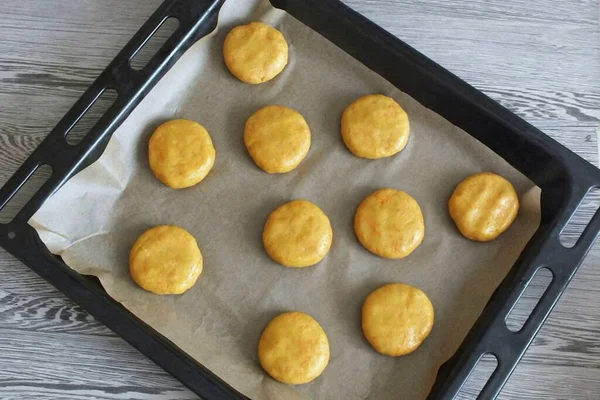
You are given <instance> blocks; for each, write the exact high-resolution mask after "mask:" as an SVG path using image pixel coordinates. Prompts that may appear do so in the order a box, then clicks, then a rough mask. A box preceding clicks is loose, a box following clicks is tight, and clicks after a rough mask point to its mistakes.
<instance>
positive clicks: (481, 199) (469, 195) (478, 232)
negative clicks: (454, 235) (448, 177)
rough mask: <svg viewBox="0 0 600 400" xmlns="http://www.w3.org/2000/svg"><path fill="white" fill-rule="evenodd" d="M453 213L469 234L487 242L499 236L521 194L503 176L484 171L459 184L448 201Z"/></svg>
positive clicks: (451, 214) (462, 231) (463, 231)
mask: <svg viewBox="0 0 600 400" xmlns="http://www.w3.org/2000/svg"><path fill="white" fill-rule="evenodd" d="M448 209H449V210H450V217H452V219H453V220H454V223H455V224H456V227H457V228H458V230H459V231H460V233H462V234H463V235H464V236H465V237H466V238H468V239H471V240H477V241H480V242H488V241H490V240H493V239H495V238H497V237H498V236H500V234H501V233H502V232H504V231H505V230H507V229H508V227H509V226H510V225H511V224H512V223H513V221H514V220H515V218H516V217H517V213H518V212H519V196H517V192H515V188H514V187H513V185H511V183H510V182H509V181H507V180H506V179H504V178H503V177H501V176H499V175H496V174H493V173H491V172H484V173H480V174H475V175H473V176H470V177H468V178H467V179H465V180H464V181H462V182H461V183H459V184H458V186H456V189H454V193H452V196H451V197H450V200H449V201H448Z"/></svg>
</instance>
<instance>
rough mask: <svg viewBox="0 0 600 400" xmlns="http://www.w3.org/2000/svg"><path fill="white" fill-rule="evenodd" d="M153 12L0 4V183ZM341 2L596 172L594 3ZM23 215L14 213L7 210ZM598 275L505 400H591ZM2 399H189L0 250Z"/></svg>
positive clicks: (109, 2)
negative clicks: (488, 97)
mask: <svg viewBox="0 0 600 400" xmlns="http://www.w3.org/2000/svg"><path fill="white" fill-rule="evenodd" d="M160 2H161V0H144V1H135V0H126V1H124V0H21V1H19V2H10V1H8V0H5V1H2V2H0V4H1V7H0V38H2V40H0V105H1V110H2V112H0V184H3V183H4V182H5V181H6V180H7V179H8V177H9V176H10V175H11V174H12V173H13V172H14V170H15V169H16V168H17V167H18V165H20V163H22V162H23V160H24V159H25V158H26V157H27V155H28V154H30V153H31V151H32V150H33V149H34V148H35V147H36V146H37V145H38V144H39V143H40V141H41V140H42V139H43V138H44V136H45V135H46V134H47V133H48V132H49V131H50V130H51V128H52V127H53V126H54V125H55V124H56V122H57V121H58V120H59V119H60V118H61V117H62V115H63V114H64V113H65V112H66V111H67V110H68V109H69V108H70V107H71V105H72V104H73V103H74V102H75V100H76V99H77V98H78V97H79V96H80V95H81V94H82V93H83V91H84V90H85V89H86V88H87V87H88V86H89V85H90V84H91V82H92V81H93V79H95V77H96V76H97V75H98V74H99V72H100V71H101V70H102V69H103V68H104V66H105V65H106V64H107V63H108V62H109V61H110V60H111V58H112V57H113V56H114V55H115V54H116V53H117V52H118V50H120V48H121V47H122V46H123V45H124V44H125V43H126V42H127V40H128V39H129V38H130V37H131V36H132V34H133V33H134V32H135V31H136V30H137V28H138V27H139V26H140V25H141V24H142V23H143V22H144V21H145V19H146V18H147V17H148V16H149V15H150V14H151V13H152V12H153V11H154V9H155V8H156V7H157V6H158V5H159V4H160ZM346 3H347V4H349V5H350V6H351V7H353V8H355V9H356V10H357V11H359V12H361V13H363V14H364V15H366V16H367V17H369V18H371V19H372V20H374V21H375V22H377V23H378V24H380V25H382V26H383V27H384V28H386V29H388V30H389V31H390V32H392V33H393V34H395V35H397V36H398V37H400V38H401V39H403V40H405V41H406V42H408V43H409V44H411V45H412V46H414V47H415V48H417V49H418V50H420V51H421V52H423V53H424V54H426V55H428V56H429V57H431V58H432V59H434V60H435V61H437V62H438V63H440V64H442V65H444V66H445V67H446V68H448V69H450V70H451V71H452V72H454V73H455V74H457V75H458V76H460V77H462V78H464V79H465V80H467V81H468V82H470V83H471V84H473V85H474V86H476V87H477V88H479V89H480V90H482V91H484V92H485V93H487V94H488V95H490V96H491V97H492V98H494V99H496V100H497V101H499V102H500V103H501V104H503V105H504V106H506V107H508V108H509V109H511V110H513V111H514V112H516V113H517V114H519V115H521V116H522V117H524V118H525V119H527V120H528V121H529V122H531V123H532V124H533V125H535V126H537V127H538V128H540V129H542V130H543V131H544V132H546V133H547V134H549V135H550V136H552V137H554V138H555V139H556V140H558V141H559V142H561V143H562V144H564V145H565V146H567V147H569V148H570V149H572V150H573V151H575V152H576V153H578V154H579V155H581V156H582V157H584V158H585V159H587V160H589V161H590V162H592V163H595V164H596V165H598V164H597V163H598V138H597V130H598V129H600V128H599V127H600V28H599V21H598V17H599V3H598V0H578V1H570V2H556V1H551V0H471V1H465V0H461V1H454V2H449V1H443V0H429V1H426V2H414V1H406V0H347V1H346ZM82 127H83V128H84V129H83V131H85V128H86V127H87V125H82ZM599 197H600V195H596V197H595V198H594V200H598V198H599ZM20 205H21V204H20V203H18V202H17V203H16V204H13V205H12V207H14V209H13V211H14V210H16V209H18V208H19V207H20ZM593 210H594V207H592V206H589V207H586V210H585V212H584V213H583V217H581V219H578V220H577V221H575V225H574V228H573V229H569V230H568V231H567V232H566V234H567V236H569V237H570V238H571V239H573V238H574V237H575V236H576V231H577V230H578V229H581V228H582V227H583V226H584V222H582V221H584V220H585V218H586V217H589V215H591V213H592V212H593ZM599 265H600V248H599V246H596V247H595V248H594V249H593V250H592V252H591V253H590V255H589V256H588V258H587V260H586V262H585V263H584V265H583V266H582V267H581V269H580V271H579V272H578V274H577V275H576V276H575V278H574V280H573V282H572V283H571V285H570V286H569V288H568V289H567V291H566V292H565V294H564V295H563V297H562V299H561V301H560V302H559V304H558V305H557V307H556V309H555V310H554V312H553V313H552V315H551V316H550V318H549V319H548V321H547V322H546V324H545V325H544V326H543V327H542V329H541V331H540V333H539V334H538V336H537V338H536V339H535V341H534V343H533V345H532V346H531V347H530V349H529V351H528V352H527V354H526V355H525V357H524V359H523V361H522V362H521V363H520V364H519V366H518V367H517V369H516V370H515V373H514V374H513V376H512V377H511V379H510V380H509V382H508V384H507V385H506V387H505V389H504V390H503V392H502V394H501V396H500V398H501V399H523V398H531V399H590V400H591V399H597V398H598V393H600V301H599V300H600V268H598V266H599ZM542 290H543V288H541V287H537V286H534V287H533V290H532V292H531V293H528V297H527V298H525V299H524V300H523V303H522V304H521V303H520V304H519V306H518V307H517V309H516V310H515V313H516V315H519V313H521V315H520V317H522V318H523V317H525V312H524V310H525V307H524V306H525V305H527V303H529V304H531V303H532V302H534V300H535V299H536V298H537V296H539V294H540V293H541V292H542ZM522 305H523V307H521V306H522ZM482 365H483V367H484V368H483V370H481V371H480V370H479V369H478V370H477V371H476V372H475V373H474V375H473V379H472V382H471V381H469V382H468V383H467V385H466V386H465V388H464V390H463V392H461V397H460V398H463V399H472V398H474V396H475V395H476V388H477V387H479V388H480V387H481V386H482V384H483V379H482V377H483V376H484V375H485V372H486V369H487V372H489V371H490V370H491V369H492V364H491V363H489V362H486V363H483V364H482ZM0 398H2V399H55V398H61V399H90V398H97V399H126V398H130V399H188V398H195V396H194V395H193V394H191V393H190V392H189V391H187V390H186V389H185V388H183V387H182V386H181V384H179V383H178V382H177V381H175V380H174V379H173V378H172V377H170V376H168V375H167V374H166V373H164V372H163V371H162V370H161V369H159V368H158V367H157V366H155V365H154V364H152V363H151V362H150V361H148V360H147V359H146V358H145V357H144V356H142V355H141V354H139V353H138V352H137V351H136V350H134V349H132V348H131V347H130V346H129V345H127V344H126V343H125V342H124V341H123V340H122V339H120V338H118V337H116V336H115V335H114V334H113V333H112V332H110V331H109V330H108V329H107V328H106V327H104V326H103V325H102V324H100V323H98V322H97V321H95V320H94V319H93V318H92V317H90V316H89V315H88V314H87V313H86V312H85V311H84V310H82V309H81V308H80V307H79V306H77V305H75V304H74V303H72V302H71V301H69V300H68V299H66V298H65V297H64V296H63V295H62V294H61V293H58V292H57V291H56V290H55V289H54V288H52V287H51V286H50V285H48V284H47V283H45V282H44V281H42V280H41V279H40V278H39V277H38V276H37V275H35V274H34V273H33V272H31V271H30V270H29V269H27V268H26V267H24V266H23V265H22V264H20V263H19V262H17V261H15V260H14V259H12V257H10V256H9V255H8V254H6V253H5V252H4V251H0Z"/></svg>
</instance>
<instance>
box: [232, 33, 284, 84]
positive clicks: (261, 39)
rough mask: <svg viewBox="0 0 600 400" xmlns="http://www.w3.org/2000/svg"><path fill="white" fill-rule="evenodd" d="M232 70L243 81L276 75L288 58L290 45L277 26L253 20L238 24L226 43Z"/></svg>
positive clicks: (250, 81) (262, 80)
mask: <svg viewBox="0 0 600 400" xmlns="http://www.w3.org/2000/svg"><path fill="white" fill-rule="evenodd" d="M223 57H224V58H225V64H226V65H227V68H229V71H231V73H232V74H233V75H234V76H235V77H236V78H238V79H239V80H241V81H242V82H246V83H251V84H257V83H263V82H266V81H270V80H271V79H273V78H275V77H276V76H277V75H279V73H280V72H281V71H283V69H284V68H285V66H286V64H287V62H288V45H287V42H286V41H285V38H284V37H283V35H282V34H281V32H279V31H278V30H277V29H275V28H273V27H271V26H269V25H267V24H263V23H262V22H251V23H249V24H248V25H240V26H236V27H235V28H233V29H232V30H231V32H229V34H228V35H227V37H226V38H225V43H224V45H223Z"/></svg>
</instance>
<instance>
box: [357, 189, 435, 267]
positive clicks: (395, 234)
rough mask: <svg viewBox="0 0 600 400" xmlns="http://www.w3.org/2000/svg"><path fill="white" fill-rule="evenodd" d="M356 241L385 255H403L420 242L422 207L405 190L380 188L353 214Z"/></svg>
mask: <svg viewBox="0 0 600 400" xmlns="http://www.w3.org/2000/svg"><path fill="white" fill-rule="evenodd" d="M354 232H355V233H356V237H357V238H358V241H359V242H360V243H361V244H362V245H363V246H364V247H365V248H366V249H367V250H369V251H370V252H372V253H374V254H377V255H378V256H380V257H384V258H394V259H398V258H403V257H406V256H407V255H409V254H410V253H412V252H413V251H414V250H415V249H416V248H417V247H418V246H419V245H420V244H421V242H422V241H423V237H424V236H425V222H424V220H423V213H421V207H419V204H418V203H417V201H416V200H415V199H413V198H412V197H411V196H409V195H408V194H407V193H405V192H401V191H399V190H395V189H381V190H378V191H376V192H374V193H372V194H371V195H369V196H368V197H367V198H366V199H364V200H363V202H362V203H360V206H358V210H357V211H356V215H355V216H354Z"/></svg>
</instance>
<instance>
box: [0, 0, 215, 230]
mask: <svg viewBox="0 0 600 400" xmlns="http://www.w3.org/2000/svg"><path fill="white" fill-rule="evenodd" d="M224 2H225V0H166V1H164V2H163V3H162V4H161V6H160V7H159V8H158V9H157V10H156V11H155V12H154V14H152V16H151V17H150V18H149V19H148V21H146V22H145V23H144V25H143V26H142V27H141V28H140V29H139V30H138V31H137V33H136V34H135V35H134V36H133V37H132V38H131V40H130V41H129V42H128V43H127V44H126V45H125V47H123V49H122V50H121V51H120V52H119V54H118V55H117V56H116V57H115V58H114V59H113V60H112V61H111V63H110V64H109V65H108V67H107V68H106V69H105V70H104V71H103V72H102V73H101V74H100V76H99V77H98V78H97V79H96V80H95V81H94V82H93V83H92V85H91V86H90V87H89V88H88V89H87V90H86V91H85V92H84V94H83V95H82V96H81V98H80V99H79V100H77V102H76V103H75V104H74V105H73V107H72V108H71V109H70V110H69V111H68V112H67V113H66V114H65V116H64V117H63V118H62V119H61V120H60V121H59V122H58V124H57V125H56V126H55V127H54V129H52V131H51V132H50V134H49V135H48V136H47V137H46V138H45V139H44V140H43V141H42V143H40V145H39V146H38V147H37V148H36V149H35V150H34V151H33V153H32V154H31V156H30V157H29V158H28V159H27V160H26V161H25V162H24V163H23V164H22V165H21V167H20V168H19V169H18V170H17V171H16V172H15V173H14V174H13V176H12V177H11V178H10V179H9V180H8V181H7V182H6V184H5V185H4V186H3V187H2V188H1V189H0V210H2V208H4V206H6V204H8V202H9V201H10V200H11V199H12V198H13V197H14V196H15V195H16V194H17V192H18V191H19V190H20V189H21V188H22V187H23V185H24V184H25V183H26V182H27V180H28V179H29V178H30V177H31V176H32V175H33V174H34V173H35V171H36V170H37V168H39V167H40V166H41V165H43V164H47V165H49V166H50V167H51V168H52V175H51V176H50V178H49V179H48V180H47V181H46V182H45V183H44V185H43V186H42V187H41V188H40V189H39V190H38V191H37V192H36V193H35V194H34V195H33V197H32V198H31V199H30V200H29V201H28V202H27V204H25V206H24V207H23V208H22V209H21V210H20V211H19V213H18V214H17V215H16V217H15V218H14V219H13V221H12V223H15V224H16V223H26V222H27V221H29V219H30V218H31V217H32V216H33V214H34V213H35V212H36V211H37V210H38V209H39V208H40V207H41V205H42V204H43V202H44V201H45V200H46V199H47V198H48V197H50V196H51V195H52V194H53V193H54V192H56V191H57V190H58V189H59V188H60V187H61V186H62V185H64V183H65V182H66V181H67V180H69V179H70V178H71V177H72V176H73V175H75V174H76V173H77V172H79V171H80V170H82V169H83V168H85V167H86V166H88V165H89V164H91V163H92V162H93V161H95V160H96V159H98V157H100V155H101V154H102V152H103V151H104V148H105V147H106V144H107V143H108V140H109V139H110V136H111V135H112V134H113V132H114V131H115V130H116V129H117V127H118V126H119V125H121V123H122V122H123V121H124V120H125V118H127V116H129V114H130V113H131V111H133V109H134V108H135V107H136V106H137V105H138V104H139V103H140V101H141V100H142V99H143V98H144V97H145V96H146V94H147V93H148V92H149V91H150V90H151V89H152V88H153V87H154V85H156V83H157V82H158V81H159V80H160V78H162V76H163V75H164V74H165V73H166V72H167V71H168V70H169V68H170V67H171V66H172V65H173V64H174V63H175V62H176V61H177V59H179V57H180V56H181V54H183V53H184V52H185V51H186V50H187V49H188V48H190V47H191V46H192V44H194V43H195V42H196V41H197V40H198V39H199V38H201V37H203V36H205V35H207V34H208V33H210V32H211V31H213V30H214V29H215V28H216V26H217V17H218V12H219V10H220V9H221V6H222V5H223V3H224ZM168 18H176V19H177V20H178V21H179V27H178V28H177V29H176V30H175V32H173V34H172V35H171V37H170V38H169V39H167V41H166V42H165V43H164V44H163V45H162V46H161V48H160V49H159V50H158V52H157V53H156V54H155V55H154V56H153V57H152V58H151V59H150V61H148V63H147V64H146V65H145V66H144V67H143V68H142V69H141V70H139V71H136V70H134V69H133V68H132V67H131V65H130V62H131V59H132V58H133V57H134V56H135V54H137V52H138V51H139V50H140V49H141V48H142V47H143V46H144V45H145V44H146V43H147V42H148V40H150V38H151V37H152V35H153V34H154V33H156V31H157V30H158V29H159V28H160V26H161V25H162V23H163V22H164V21H165V20H167V19H168ZM107 89H114V90H115V91H116V92H117V94H118V97H117V99H116V101H115V102H114V103H113V105H112V106H111V107H110V108H109V109H108V110H107V111H106V112H105V113H104V115H102V116H101V117H100V119H99V120H98V121H97V122H96V124H95V125H94V126H93V127H92V128H91V129H90V131H89V133H88V134H87V135H86V136H85V137H84V138H83V140H82V141H81V142H79V143H78V144H76V145H70V144H68V143H67V140H66V137H67V135H68V134H69V132H70V131H71V129H73V127H74V126H75V125H76V124H77V122H79V120H81V118H83V116H84V115H85V113H86V112H87V111H88V110H89V109H90V108H91V107H92V106H93V104H94V103H95V102H96V100H97V99H98V98H99V97H100V96H101V95H102V93H104V91H105V90H107Z"/></svg>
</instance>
